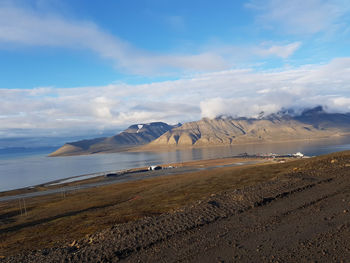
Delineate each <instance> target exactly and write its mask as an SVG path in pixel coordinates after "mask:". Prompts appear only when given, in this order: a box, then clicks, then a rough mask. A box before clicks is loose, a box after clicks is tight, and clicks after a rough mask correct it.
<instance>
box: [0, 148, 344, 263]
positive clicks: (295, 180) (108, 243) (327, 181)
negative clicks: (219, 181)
mask: <svg viewBox="0 0 350 263" xmlns="http://www.w3.org/2000/svg"><path fill="white" fill-rule="evenodd" d="M349 179H350V153H340V154H333V155H329V156H326V157H320V158H316V159H310V160H309V161H307V162H305V163H303V164H302V165H301V166H300V167H295V169H294V171H293V172H291V173H287V174H285V175H283V176H279V177H278V178H276V179H274V180H271V181H268V182H265V183H261V184H258V185H255V186H251V187H247V188H244V189H238V190H237V189H236V190H232V191H226V192H223V193H219V194H216V195H212V196H211V197H209V198H207V199H205V200H201V201H198V202H196V203H193V204H190V205H189V206H187V207H184V208H183V209H181V210H178V211H174V212H172V213H166V214H162V215H159V216H155V217H146V218H143V219H141V220H138V221H135V222H130V223H126V224H119V225H115V226H113V227H111V228H110V229H106V230H104V231H102V232H99V233H96V234H94V235H90V236H87V237H86V238H84V239H81V240H77V241H73V242H72V243H71V244H69V245H64V246H63V245H62V246H61V247H56V248H52V249H45V250H36V251H31V252H29V253H28V252H25V253H22V254H19V255H16V256H12V257H7V258H3V259H0V262H348V261H350V212H349V210H350V180H349Z"/></svg>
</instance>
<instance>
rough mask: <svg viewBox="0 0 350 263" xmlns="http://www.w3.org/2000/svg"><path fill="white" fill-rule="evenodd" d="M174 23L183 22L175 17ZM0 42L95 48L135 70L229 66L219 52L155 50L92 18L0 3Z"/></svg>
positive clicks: (130, 70) (129, 69)
mask: <svg viewBox="0 0 350 263" xmlns="http://www.w3.org/2000/svg"><path fill="white" fill-rule="evenodd" d="M171 21H172V23H173V24H174V23H180V20H179V19H175V18H173V19H172V20H171ZM176 21H177V22H176ZM0 43H5V44H6V43H16V44H21V45H30V46H49V47H65V48H74V49H81V48H85V49H88V50H91V51H94V52H96V53H97V54H99V55H100V56H101V57H103V58H107V59H111V60H112V61H113V62H114V63H115V65H116V67H118V68H119V69H122V70H125V71H127V72H131V73H135V74H150V73H154V72H155V71H161V72H162V70H164V69H167V70H169V69H181V70H199V71H201V70H220V69H223V68H225V67H227V64H226V63H225V61H224V59H223V58H222V57H221V56H220V55H217V54H212V53H210V52H204V53H199V54H190V55H187V54H171V55H168V54H166V55H164V54H152V53H149V52H146V51H143V50H140V49H137V48H136V47H133V46H132V45H131V44H129V43H127V42H125V41H123V40H121V39H119V38H118V37H116V36H113V35H111V34H109V33H108V32H105V31H103V30H102V29H101V28H99V27H98V26H97V25H96V24H94V23H92V22H89V21H74V20H67V19H65V18H63V17H60V16H57V15H52V14H51V15H50V14H44V15H43V14H40V13H36V12H33V11H29V10H25V9H21V8H18V7H14V6H10V5H1V4H0Z"/></svg>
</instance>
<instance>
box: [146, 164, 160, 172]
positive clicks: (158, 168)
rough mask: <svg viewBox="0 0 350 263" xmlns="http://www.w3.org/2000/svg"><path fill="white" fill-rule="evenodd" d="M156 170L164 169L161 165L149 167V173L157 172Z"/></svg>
mask: <svg viewBox="0 0 350 263" xmlns="http://www.w3.org/2000/svg"><path fill="white" fill-rule="evenodd" d="M156 170H162V167H161V166H159V165H152V166H150V167H148V171H156Z"/></svg>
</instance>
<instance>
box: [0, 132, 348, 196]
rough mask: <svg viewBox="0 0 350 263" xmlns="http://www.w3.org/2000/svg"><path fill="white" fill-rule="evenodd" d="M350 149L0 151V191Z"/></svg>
mask: <svg viewBox="0 0 350 263" xmlns="http://www.w3.org/2000/svg"><path fill="white" fill-rule="evenodd" d="M343 150H350V137H340V138H337V139H332V140H329V139H328V140H319V141H302V142H289V143H273V144H248V145H236V146H230V147H211V148H194V149H187V150H174V151H163V152H122V153H113V154H96V155H87V156H70V157H47V154H49V153H50V152H51V151H52V149H50V148H47V149H46V150H45V149H40V151H37V152H35V151H31V152H26V153H23V152H18V153H15V152H11V153H8V154H5V153H2V154H0V191H6V190H11V189H16V188H22V187H27V186H33V185H37V184H42V183H46V182H49V181H53V180H59V179H64V178H68V177H72V176H78V175H83V174H91V173H98V172H105V171H113V170H123V169H129V168H136V167H143V166H149V165H156V164H167V163H178V162H184V161H191V160H202V159H213V158H222V157H230V156H233V155H237V154H240V153H245V152H246V153H248V154H265V153H277V154H288V153H295V152H299V151H300V152H302V153H304V154H306V155H309V156H315V155H321V154H327V153H331V152H337V151H343Z"/></svg>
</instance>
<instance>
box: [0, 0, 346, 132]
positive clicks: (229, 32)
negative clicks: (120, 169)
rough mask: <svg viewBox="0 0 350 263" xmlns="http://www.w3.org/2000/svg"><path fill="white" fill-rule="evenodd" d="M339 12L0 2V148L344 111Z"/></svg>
mask: <svg viewBox="0 0 350 263" xmlns="http://www.w3.org/2000/svg"><path fill="white" fill-rule="evenodd" d="M349 20H350V2H348V1H346V0H334V1H325V0H308V1H301V0H295V1H282V0H266V1H258V0H249V1H229V0H222V1H219V2H215V3H214V2H213V1H209V0H201V1H197V0H193V1H170V0H147V1H146V0H145V1H135V0H134V1H121V0H119V1H116V0H106V1H103V4H101V3H100V4H97V3H96V2H95V1H84V0H70V1H68V0H26V1H24V0H12V1H11V0H0V72H1V77H0V136H2V137H11V136H32V135H33V133H34V134H39V135H41V134H45V135H67V136H68V135H69V136H70V135H72V134H74V133H76V132H77V131H79V132H81V133H88V132H91V131H93V132H99V131H104V130H110V129H121V128H124V127H126V126H128V125H130V124H132V123H138V122H149V121H166V122H170V123H175V122H179V121H180V122H184V121H191V120H197V119H199V118H201V117H210V118H212V117H215V116H216V115H220V114H227V115H232V116H255V115H257V114H258V113H259V112H260V111H265V112H266V113H272V112H275V111H277V110H279V109H281V108H283V107H294V108H299V109H302V108H304V107H312V106H315V105H319V104H321V105H323V106H325V107H326V109H327V110H328V111H341V112H349V111H350V79H349V75H350V74H349V70H350V48H349V44H350V21H349Z"/></svg>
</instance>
